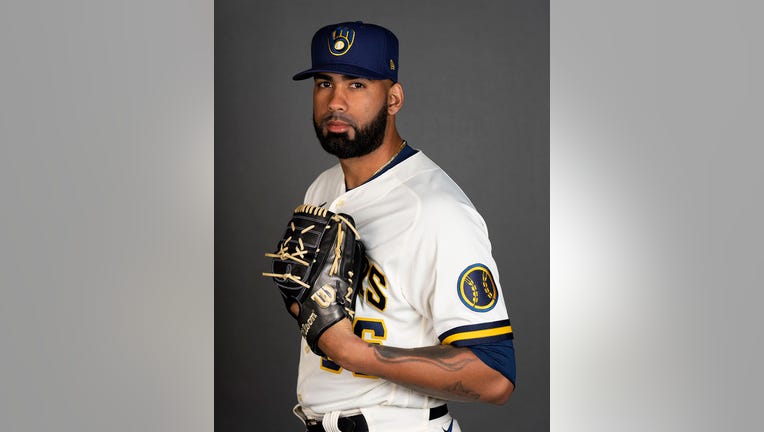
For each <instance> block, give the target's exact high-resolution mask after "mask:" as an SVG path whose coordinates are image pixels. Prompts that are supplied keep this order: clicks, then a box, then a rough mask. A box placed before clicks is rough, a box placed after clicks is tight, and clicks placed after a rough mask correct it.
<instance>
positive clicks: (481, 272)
mask: <svg viewBox="0 0 764 432" xmlns="http://www.w3.org/2000/svg"><path fill="white" fill-rule="evenodd" d="M457 290H458V293H459V300H461V301H462V303H464V305H465V306H467V307H468V308H469V309H471V310H473V311H475V312H488V311H489V310H491V309H493V307H494V306H496V302H497V301H498V299H499V290H498V289H496V282H494V280H493V275H492V274H491V271H490V270H489V269H488V267H486V266H485V265H483V264H472V265H471V266H469V267H467V268H466V269H464V271H463V272H462V273H461V274H460V275H459V280H458V282H457Z"/></svg>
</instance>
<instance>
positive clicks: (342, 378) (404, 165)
mask: <svg viewBox="0 0 764 432" xmlns="http://www.w3.org/2000/svg"><path fill="white" fill-rule="evenodd" d="M305 203H307V204H313V205H320V206H323V207H326V208H328V209H329V210H330V211H332V212H336V213H347V214H349V215H351V216H352V217H353V219H354V220H355V224H356V228H357V230H358V232H359V233H360V235H361V241H362V242H363V243H364V245H365V246H366V254H367V256H368V259H369V267H370V268H369V272H368V273H367V275H366V277H365V279H364V280H363V290H362V291H360V292H359V295H358V302H357V305H356V316H355V320H354V322H353V329H354V331H355V333H356V334H357V335H358V336H360V337H362V338H363V339H364V340H366V341H368V342H371V343H380V344H383V345H389V346H394V347H400V348H414V347H422V346H433V345H438V344H441V343H444V344H453V345H457V346H468V345H471V344H477V343H484V342H491V341H493V340H496V339H497V338H506V337H507V335H508V334H510V333H511V332H512V328H511V326H510V324H509V320H508V316H507V310H506V308H505V305H504V301H503V299H502V298H501V295H500V293H501V289H500V285H499V275H498V272H497V271H496V264H495V262H494V260H493V258H492V256H491V244H490V242H489V240H488V232H487V230H486V226H485V223H484V221H483V219H482V217H481V216H480V215H479V214H478V212H477V211H476V210H475V208H474V206H473V205H472V203H471V202H470V200H469V199H468V198H467V197H466V196H465V195H464V193H463V192H462V190H461V189H460V188H459V187H458V186H457V185H456V183H454V182H453V180H451V178H450V177H448V175H446V173H445V172H444V171H443V170H442V169H440V167H438V166H437V165H436V164H435V163H434V162H432V161H431V160H430V159H429V158H427V157H426V156H425V155H424V154H423V153H422V152H418V153H416V154H414V155H413V156H411V157H409V158H408V159H405V160H404V161H403V162H400V163H398V164H397V165H395V166H393V167H392V168H390V169H389V170H388V171H386V172H385V173H384V174H382V175H381V176H379V177H377V178H374V179H373V180H371V181H369V182H367V183H365V184H363V185H361V186H359V187H357V188H355V189H352V190H350V191H346V190H345V181H344V176H343V173H342V169H341V168H340V165H339V164H338V165H336V166H334V167H332V168H330V169H328V170H326V171H325V172H323V173H322V174H321V175H320V176H319V177H318V178H317V179H316V180H315V181H314V182H313V184H312V185H311V186H310V187H309V188H308V191H307V193H306V195H305ZM297 398H298V401H299V403H300V405H301V406H302V408H303V410H304V411H305V412H306V413H307V414H308V415H309V416H314V417H315V416H320V415H322V414H324V413H327V412H332V411H342V412H352V411H353V410H356V409H358V408H363V407H371V406H377V405H383V406H397V407H409V408H430V407H434V406H438V405H442V404H443V403H445V401H443V400H439V399H435V398H433V397H430V396H427V395H424V394H422V393H419V392H417V391H414V390H410V389H408V388H406V387H403V386H400V385H398V384H394V383H391V382H389V381H386V380H384V379H381V378H376V377H370V376H365V375H361V374H355V373H353V372H350V371H347V370H344V369H340V368H339V367H338V366H337V365H336V364H334V363H332V362H331V361H328V360H326V359H322V358H320V357H318V356H317V355H315V354H314V353H313V352H312V351H311V350H310V349H309V348H308V346H307V344H306V343H305V340H304V339H303V341H302V349H301V358H300V366H299V375H298V380H297Z"/></svg>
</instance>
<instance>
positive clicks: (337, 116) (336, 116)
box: [321, 112, 357, 129]
mask: <svg viewBox="0 0 764 432" xmlns="http://www.w3.org/2000/svg"><path fill="white" fill-rule="evenodd" d="M330 121H341V122H343V123H347V124H348V125H349V126H350V127H352V128H354V129H357V127H356V124H355V121H354V120H353V119H352V118H350V117H348V116H346V115H345V114H343V113H340V112H335V113H331V114H327V115H326V116H324V118H323V119H321V126H326V124H327V123H329V122H330Z"/></svg>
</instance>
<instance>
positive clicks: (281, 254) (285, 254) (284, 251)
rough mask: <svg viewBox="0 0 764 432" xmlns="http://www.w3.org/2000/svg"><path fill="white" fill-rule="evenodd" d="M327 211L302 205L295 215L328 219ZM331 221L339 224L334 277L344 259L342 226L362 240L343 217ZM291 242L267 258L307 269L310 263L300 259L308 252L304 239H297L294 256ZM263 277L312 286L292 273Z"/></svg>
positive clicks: (313, 226) (283, 243)
mask: <svg viewBox="0 0 764 432" xmlns="http://www.w3.org/2000/svg"><path fill="white" fill-rule="evenodd" d="M327 211H328V210H327V209H325V208H321V207H316V206H312V205H309V204H303V205H301V206H299V207H297V208H296V209H295V213H300V212H302V213H308V214H312V215H315V216H322V217H326V213H327ZM330 220H333V221H335V222H337V224H338V225H337V229H338V232H337V238H336V240H335V243H334V261H332V267H331V268H330V269H329V276H333V275H334V274H336V273H337V269H338V268H339V266H340V259H341V257H342V243H343V240H344V238H345V232H344V231H343V230H342V224H343V223H344V224H345V225H346V226H347V227H348V228H350V229H351V230H352V231H353V233H354V234H355V236H356V239H358V240H360V239H361V235H360V234H359V233H358V231H357V230H356V229H355V227H354V226H353V224H351V223H350V222H349V221H348V220H347V219H346V218H344V217H343V216H340V215H337V214H335V215H333V216H332V217H331V219H330ZM290 225H291V227H292V231H294V230H295V229H296V228H295V226H294V222H290ZM315 227H316V225H311V226H309V227H307V228H305V229H303V230H302V231H300V234H305V233H306V232H309V231H310V230H312V229H313V228H315ZM291 240H292V237H291V236H290V237H287V238H286V239H284V241H283V242H282V243H281V247H280V248H279V250H278V253H275V254H274V253H266V254H265V256H266V257H269V258H278V259H281V260H282V261H287V260H292V261H294V262H296V263H299V264H302V265H304V266H305V267H307V266H309V265H310V264H309V263H308V262H306V261H303V260H302V259H300V258H302V257H303V256H304V255H305V253H306V252H307V251H306V250H305V246H304V245H303V244H302V238H301V237H298V238H297V242H298V243H299V247H298V248H295V251H294V254H290V253H289V242H290V241H291ZM296 255H298V256H299V257H300V258H297V256H296ZM263 276H268V277H275V278H279V279H284V280H286V279H289V280H291V281H293V282H296V283H298V284H300V285H302V286H304V287H305V288H310V285H308V284H306V283H305V282H303V281H301V280H300V277H299V276H295V275H293V274H291V273H283V274H281V273H268V272H263ZM351 277H352V275H351Z"/></svg>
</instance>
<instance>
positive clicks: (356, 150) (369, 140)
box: [313, 105, 387, 159]
mask: <svg viewBox="0 0 764 432" xmlns="http://www.w3.org/2000/svg"><path fill="white" fill-rule="evenodd" d="M331 120H340V121H344V122H346V123H349V122H348V120H347V119H346V118H345V117H343V116H342V115H341V114H334V115H330V116H327V117H325V118H324V119H323V120H322V121H321V124H318V123H316V121H315V120H313V129H315V131H316V137H318V140H319V141H320V142H321V147H323V148H324V150H326V152H327V153H329V154H333V155H334V156H337V157H338V158H340V159H348V158H354V157H359V156H364V155H367V154H369V153H371V152H373V151H374V150H376V149H377V148H379V146H381V145H382V141H383V140H384V138H385V129H386V128H387V106H386V105H383V106H382V109H380V110H379V113H378V114H377V116H376V117H375V118H374V120H372V121H371V123H369V125H368V126H366V127H364V128H359V127H357V126H356V125H355V124H354V123H353V124H350V123H349V124H350V127H352V128H353V129H354V130H355V139H352V140H351V139H350V138H349V137H348V133H347V132H342V133H335V132H327V134H326V136H324V135H323V133H322V132H321V126H322V125H323V124H326V122H328V121H331Z"/></svg>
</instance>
